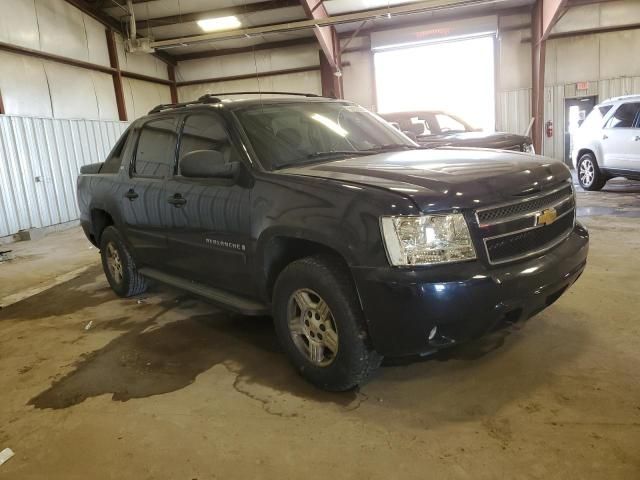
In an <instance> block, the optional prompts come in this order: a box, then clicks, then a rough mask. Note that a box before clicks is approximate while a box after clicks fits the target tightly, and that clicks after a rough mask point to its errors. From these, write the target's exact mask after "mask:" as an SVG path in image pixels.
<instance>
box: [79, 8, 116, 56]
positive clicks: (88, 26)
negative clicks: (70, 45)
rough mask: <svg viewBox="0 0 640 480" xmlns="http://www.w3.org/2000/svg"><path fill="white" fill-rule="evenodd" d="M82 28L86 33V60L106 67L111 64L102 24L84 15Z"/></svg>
mask: <svg viewBox="0 0 640 480" xmlns="http://www.w3.org/2000/svg"><path fill="white" fill-rule="evenodd" d="M84 28H85V32H86V35H87V50H88V56H89V57H88V61H89V62H91V63H97V64H98V65H105V66H107V67H109V66H111V62H110V61H109V48H108V47H107V41H106V38H107V35H106V32H105V28H104V25H102V24H101V23H100V22H98V21H97V20H94V19H93V18H91V17H89V16H87V15H85V16H84Z"/></svg>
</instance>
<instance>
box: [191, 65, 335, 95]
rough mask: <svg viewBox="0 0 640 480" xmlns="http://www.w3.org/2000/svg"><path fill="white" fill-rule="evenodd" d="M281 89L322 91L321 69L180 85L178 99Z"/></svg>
mask: <svg viewBox="0 0 640 480" xmlns="http://www.w3.org/2000/svg"><path fill="white" fill-rule="evenodd" d="M257 90H262V91H281V92H299V93H315V94H317V95H320V94H321V93H322V85H321V83H320V71H311V72H299V73H291V74H288V75H271V76H265V77H260V79H259V81H258V79H256V78H247V79H243V80H228V81H226V82H211V83H202V84H199V85H187V86H184V87H178V100H179V101H181V102H186V101H189V100H195V99H197V98H198V97H200V96H202V95H204V94H205V93H214V92H241V91H257Z"/></svg>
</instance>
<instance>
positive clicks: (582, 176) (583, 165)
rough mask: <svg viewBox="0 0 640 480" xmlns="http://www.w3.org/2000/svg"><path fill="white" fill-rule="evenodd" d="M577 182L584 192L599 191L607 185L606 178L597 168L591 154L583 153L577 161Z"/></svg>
mask: <svg viewBox="0 0 640 480" xmlns="http://www.w3.org/2000/svg"><path fill="white" fill-rule="evenodd" d="M578 182H580V186H581V187H582V188H584V189H585V190H589V191H596V190H601V189H602V187H604V184H605V183H607V179H606V177H605V176H604V175H603V173H602V172H601V171H600V168H598V163H597V162H596V159H595V157H594V156H593V154H591V153H585V154H584V155H582V156H581V157H580V160H578Z"/></svg>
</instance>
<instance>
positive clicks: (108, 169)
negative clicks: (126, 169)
mask: <svg viewBox="0 0 640 480" xmlns="http://www.w3.org/2000/svg"><path fill="white" fill-rule="evenodd" d="M130 133H131V131H130V130H129V129H127V131H125V132H124V133H123V134H122V136H121V137H120V140H118V143H116V146H115V147H113V149H112V150H111V152H110V153H109V156H108V157H107V159H106V160H105V161H104V165H102V168H101V169H100V173H118V170H120V165H121V164H122V154H123V153H124V146H125V145H126V144H127V139H128V138H129V134H130Z"/></svg>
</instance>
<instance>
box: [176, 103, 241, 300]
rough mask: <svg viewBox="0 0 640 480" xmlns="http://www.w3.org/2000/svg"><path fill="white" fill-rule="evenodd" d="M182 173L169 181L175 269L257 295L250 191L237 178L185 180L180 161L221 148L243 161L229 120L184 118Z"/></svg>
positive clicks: (200, 116) (215, 116)
mask: <svg viewBox="0 0 640 480" xmlns="http://www.w3.org/2000/svg"><path fill="white" fill-rule="evenodd" d="M182 123H183V125H182V129H181V136H180V146H179V151H178V166H177V171H176V175H175V176H173V177H172V178H170V179H168V180H167V183H166V193H167V195H168V197H167V198H166V199H165V201H164V202H163V208H164V209H165V212H166V214H165V216H166V218H167V219H168V220H169V222H170V225H169V228H168V230H167V235H168V243H169V251H170V255H169V256H168V258H167V262H168V264H167V266H168V267H169V269H170V270H171V271H172V272H174V273H176V274H178V275H181V276H184V277H187V278H190V279H194V280H198V281H200V282H203V283H207V284H210V285H213V286H216V287H219V288H222V289H225V290H230V291H234V292H237V293H241V294H251V293H252V285H253V283H252V282H251V276H250V270H249V264H248V257H247V255H248V253H249V251H250V248H249V245H250V242H251V207H250V190H249V189H248V188H246V187H243V186H240V185H238V184H237V183H236V181H235V180H231V179H211V178H209V179H198V178H187V177H183V176H182V175H181V174H180V173H181V172H180V160H181V159H182V158H183V157H184V156H185V155H186V154H188V153H189V152H192V151H194V150H217V151H219V152H220V153H222V155H223V156H224V158H225V160H226V161H227V162H237V161H240V155H239V153H238V151H237V149H236V148H235V146H234V144H233V142H232V140H231V138H230V135H229V131H228V130H227V128H226V124H225V121H224V119H223V118H222V117H221V116H220V115H219V114H217V113H215V112H194V113H192V114H189V115H187V116H186V117H185V118H184V120H183V122H182Z"/></svg>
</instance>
